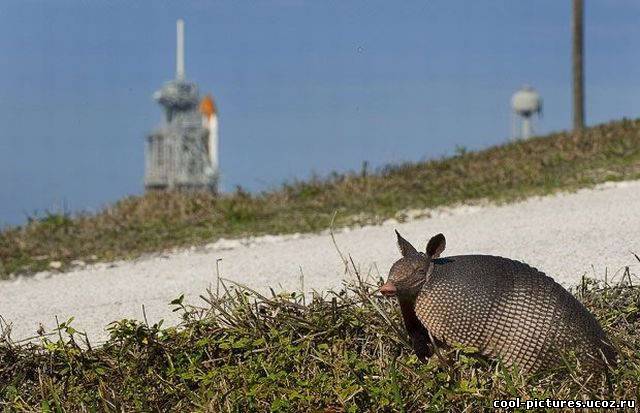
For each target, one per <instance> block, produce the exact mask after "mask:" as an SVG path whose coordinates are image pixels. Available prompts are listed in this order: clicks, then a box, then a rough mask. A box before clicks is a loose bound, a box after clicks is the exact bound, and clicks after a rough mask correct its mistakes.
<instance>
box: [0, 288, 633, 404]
mask: <svg viewBox="0 0 640 413" xmlns="http://www.w3.org/2000/svg"><path fill="white" fill-rule="evenodd" d="M373 288H374V287H373V286H372V285H369V284H367V283H364V282H356V283H353V284H350V285H349V286H347V288H346V290H345V291H346V292H329V293H327V294H326V295H325V296H323V297H319V296H316V297H315V298H314V299H313V300H310V301H311V302H308V303H305V302H304V301H303V298H302V296H301V295H300V294H280V295H278V296H271V297H263V296H260V295H258V294H257V293H255V292H252V291H248V290H243V289H236V290H231V291H228V292H226V293H225V294H223V295H222V296H221V297H215V296H214V295H213V294H211V293H209V294H208V295H207V296H206V297H205V298H206V300H207V301H208V304H207V306H206V308H202V309H199V308H192V307H185V306H184V305H183V304H182V301H181V299H177V300H175V301H174V302H173V305H174V306H175V308H176V309H177V310H178V311H180V312H182V314H183V316H184V321H183V323H182V325H180V326H179V327H177V328H176V327H173V328H166V329H164V328H162V327H161V326H160V325H153V326H149V325H147V324H146V323H144V322H137V321H132V320H122V321H120V322H117V323H113V324H112V325H111V338H110V339H109V341H108V342H107V343H105V344H104V345H102V346H100V347H98V348H93V347H91V345H90V344H88V343H86V342H84V338H83V336H82V335H81V334H79V333H78V332H76V331H75V330H73V328H72V326H71V325H70V324H68V323H62V324H61V325H60V331H59V332H56V335H54V336H53V337H50V336H43V337H42V338H40V340H39V342H37V343H27V344H15V343H12V342H11V341H10V340H9V339H7V338H6V337H5V338H4V339H0V409H3V411H18V412H32V411H43V412H49V411H56V412H65V411H149V412H151V411H158V412H166V411H176V412H184V411H208V412H252V411H260V412H262V411H275V412H298V411H299V412H343V411H344V412H360V411H374V412H375V411H381V412H382V411H384V412H390V411H397V412H400V411H407V412H413V411H453V412H462V411H466V412H469V411H482V410H484V409H488V408H490V406H491V403H492V401H493V400H495V399H513V398H516V397H520V398H521V399H523V400H525V399H533V398H537V399H545V398H553V399H577V400H583V399H587V400H595V399H605V400H610V399H618V400H621V399H632V400H636V401H637V400H639V399H640V390H639V387H638V383H639V382H640V308H639V307H640V305H639V303H640V287H637V286H635V287H634V286H631V285H630V284H628V283H627V284H619V285H616V286H603V285H601V284H597V283H595V282H585V283H583V285H582V287H581V288H579V289H578V291H576V294H577V296H578V298H579V299H580V300H581V301H582V302H583V303H584V304H585V305H586V306H587V307H588V308H589V309H590V310H591V311H592V312H593V313H594V314H595V315H596V317H597V318H598V319H599V320H600V322H601V323H602V325H603V327H604V329H605V330H606V331H607V333H608V334H609V337H611V338H612V341H613V342H614V344H615V345H616V346H617V348H618V352H619V356H620V357H619V360H618V364H617V366H616V367H613V368H611V369H610V370H609V372H608V375H609V382H608V381H607V379H606V377H604V376H598V375H596V376H591V377H590V376H589V375H588V374H587V373H585V372H583V371H581V370H580V368H579V366H577V365H576V364H575V361H569V362H568V363H567V365H566V366H565V367H563V368H560V369H557V370H555V371H548V372H545V373H541V374H538V375H537V376H533V377H522V376H520V375H519V374H517V373H516V372H512V371H507V370H505V369H503V368H501V366H500V365H499V364H498V363H497V362H495V361H494V362H492V361H488V360H485V359H481V358H476V357H474V356H473V355H472V354H470V353H469V351H468V350H467V349H460V348H454V349H450V350H447V351H445V352H444V354H443V355H442V356H443V360H445V359H449V360H450V361H449V363H445V362H441V361H440V360H439V359H438V357H435V356H434V357H432V358H431V359H430V360H429V362H428V363H426V364H422V363H420V362H419V361H418V360H417V358H416V356H415V355H414V354H413V351H412V350H411V348H410V346H409V345H408V343H407V339H408V337H407V336H406V333H404V330H403V329H402V327H401V319H400V314H399V311H398V309H397V304H396V303H395V300H394V301H391V300H385V299H383V298H381V297H379V296H376V295H374V294H373V293H374V290H373ZM636 403H637V402H636ZM636 407H637V406H636Z"/></svg>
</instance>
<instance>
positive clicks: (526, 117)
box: [511, 85, 542, 139]
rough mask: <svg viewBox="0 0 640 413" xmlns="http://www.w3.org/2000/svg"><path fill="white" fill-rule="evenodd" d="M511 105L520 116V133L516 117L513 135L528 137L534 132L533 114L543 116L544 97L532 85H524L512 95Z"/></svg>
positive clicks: (515, 136)
mask: <svg viewBox="0 0 640 413" xmlns="http://www.w3.org/2000/svg"><path fill="white" fill-rule="evenodd" d="M511 107H512V108H513V112H514V113H515V115H516V116H518V117H519V118H520V123H521V127H520V133H519V134H518V132H517V128H516V119H515V118H514V119H513V137H514V138H522V139H527V138H529V137H530V136H531V134H532V133H533V126H532V123H533V119H532V118H533V115H536V114H537V115H538V116H542V98H541V97H540V95H539V94H538V92H536V91H535V89H533V88H532V87H531V86H527V85H525V86H523V87H522V88H521V89H520V90H518V91H517V92H516V93H514V94H513V96H512V97H511Z"/></svg>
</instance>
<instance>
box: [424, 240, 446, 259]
mask: <svg viewBox="0 0 640 413" xmlns="http://www.w3.org/2000/svg"><path fill="white" fill-rule="evenodd" d="M446 245H447V241H446V240H445V239H444V235H442V234H438V235H436V236H434V237H433V238H431V239H430V240H429V243H428V244H427V257H429V258H430V259H432V260H435V259H436V258H438V257H439V256H440V254H442V252H443V251H444V247H445V246H446Z"/></svg>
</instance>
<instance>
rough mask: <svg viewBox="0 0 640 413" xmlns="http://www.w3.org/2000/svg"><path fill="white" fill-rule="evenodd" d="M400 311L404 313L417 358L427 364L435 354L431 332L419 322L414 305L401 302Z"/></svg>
mask: <svg viewBox="0 0 640 413" xmlns="http://www.w3.org/2000/svg"><path fill="white" fill-rule="evenodd" d="M400 310H401V311H402V319H403V321H404V326H405V327H406V328H407V332H408V333H409V337H410V338H411V342H412V343H413V350H414V351H415V352H416V356H418V359H419V360H420V361H422V362H426V361H427V359H428V358H429V357H431V356H432V355H433V352H434V348H433V345H432V342H431V340H430V339H429V332H428V331H427V329H426V328H425V327H424V326H423V325H422V323H421V322H420V320H418V317H417V316H416V312H415V311H414V308H413V305H412V303H410V302H404V300H403V301H401V302H400Z"/></svg>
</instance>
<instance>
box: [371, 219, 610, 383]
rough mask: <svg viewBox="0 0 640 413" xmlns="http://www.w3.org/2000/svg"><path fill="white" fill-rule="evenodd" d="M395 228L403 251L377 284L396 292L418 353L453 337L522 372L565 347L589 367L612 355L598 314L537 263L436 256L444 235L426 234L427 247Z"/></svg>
mask: <svg viewBox="0 0 640 413" xmlns="http://www.w3.org/2000/svg"><path fill="white" fill-rule="evenodd" d="M396 235H397V238H398V246H399V248H400V252H401V254H402V258H401V259H399V260H398V261H396V262H395V263H394V264H393V265H392V267H391V270H390V271H389V278H388V281H387V283H386V284H384V285H383V286H382V287H381V288H380V292H382V293H383V294H384V295H385V296H396V297H397V298H398V301H399V302H400V308H401V311H402V316H403V320H404V324H405V327H406V328H407V330H408V332H409V335H410V337H411V339H412V341H413V347H414V350H415V351H416V354H417V355H418V357H419V358H420V359H421V360H425V359H426V358H428V357H429V356H431V355H432V354H433V352H434V346H450V345H452V344H458V345H462V346H465V347H474V348H476V349H477V350H478V352H479V353H480V354H482V355H484V356H487V357H489V358H499V359H501V361H502V362H503V364H504V365H505V366H507V367H512V366H517V367H518V368H519V370H520V371H521V372H522V373H525V374H527V373H535V372H538V371H540V370H543V369H546V368H548V367H553V366H557V365H558V364H559V363H561V362H562V360H563V355H565V354H568V353H569V352H572V353H573V354H575V355H576V356H577V358H578V359H579V360H580V361H581V362H583V363H584V365H585V366H587V367H588V368H594V367H596V368H597V367H603V366H604V365H605V364H607V363H608V364H613V363H614V361H615V356H616V353H615V350H614V348H613V346H612V345H611V343H610V342H609V340H608V339H607V337H606V335H605V333H604V331H603V330H602V327H601V326H600V324H599V323H598V321H597V320H596V319H595V317H594V316H593V315H592V314H591V313H590V312H589V311H588V310H587V309H586V308H585V307H584V306H583V305H582V304H581V303H580V302H579V301H578V300H577V299H576V298H575V297H574V296H573V295H572V294H571V293H569V292H568V291H567V290H565V289H564V288H563V287H562V286H561V285H560V284H558V283H556V282H555V281H554V280H553V278H551V277H549V276H547V275H545V274H544V273H542V272H540V271H538V270H537V269H536V268H533V267H531V266H529V265H527V264H524V263H522V262H519V261H514V260H511V259H508V258H502V257H496V256H490V255H458V256H450V257H445V258H441V257H440V254H441V253H442V252H443V251H444V248H445V244H446V241H445V237H444V235H442V234H438V235H436V236H434V237H433V238H431V240H430V241H429V243H428V244H427V249H426V254H425V253H421V252H418V251H417V250H416V249H415V248H414V247H413V246H412V245H411V244H410V243H409V242H408V241H406V240H405V239H404V238H402V236H401V235H400V234H399V233H398V232H397V231H396Z"/></svg>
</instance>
